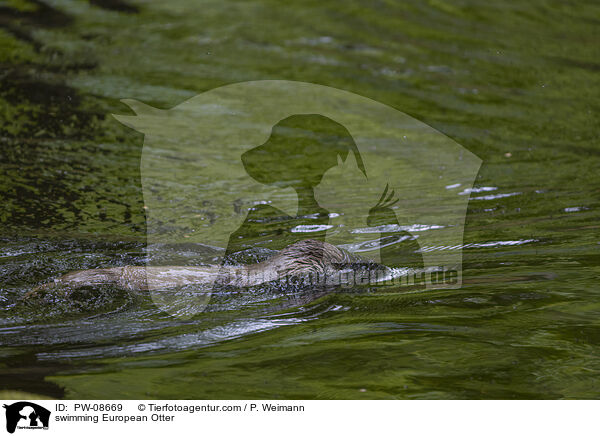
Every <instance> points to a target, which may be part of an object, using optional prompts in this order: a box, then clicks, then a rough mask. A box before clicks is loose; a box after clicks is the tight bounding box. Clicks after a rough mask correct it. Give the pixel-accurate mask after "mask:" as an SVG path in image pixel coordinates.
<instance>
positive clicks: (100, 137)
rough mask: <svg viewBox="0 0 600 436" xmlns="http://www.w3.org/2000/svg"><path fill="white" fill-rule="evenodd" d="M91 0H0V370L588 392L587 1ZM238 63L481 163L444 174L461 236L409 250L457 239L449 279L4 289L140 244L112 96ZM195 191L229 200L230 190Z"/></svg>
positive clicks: (209, 79)
mask: <svg viewBox="0 0 600 436" xmlns="http://www.w3.org/2000/svg"><path fill="white" fill-rule="evenodd" d="M17 3H18V4H21V3H22V5H25V6H26V7H25V6H23V7H21V8H20V9H22V12H18V13H17V12H16V9H15V8H17V6H14V5H16V4H17ZM101 5H102V2H94V5H93V6H90V7H89V8H86V9H82V8H79V7H77V8H75V7H73V8H71V7H70V6H69V3H68V2H67V3H64V2H60V3H53V4H52V5H51V6H50V5H46V4H45V3H42V2H29V1H28V0H22V1H19V2H16V3H15V2H13V3H11V5H10V6H6V7H3V8H2V10H0V15H1V18H2V19H1V20H0V26H1V27H2V29H1V30H0V40H2V45H1V46H2V49H0V53H1V54H2V61H1V62H2V65H3V68H5V74H3V80H2V81H1V83H0V101H1V102H2V104H3V109H4V114H5V116H4V117H2V119H0V130H1V132H2V134H1V135H0V136H1V137H0V140H1V141H2V147H1V148H0V162H1V165H2V170H3V172H2V174H1V175H0V183H1V184H2V190H0V196H2V205H3V207H2V208H0V222H1V223H2V228H1V233H0V237H1V239H0V314H1V315H0V345H1V346H0V356H1V358H2V361H1V362H0V365H1V366H2V371H0V389H15V390H17V389H18V390H26V391H29V392H33V393H39V394H45V395H48V396H51V397H68V398H182V397H185V398H208V397H210V398H240V397H247V398H257V397H266V398H273V397H277V398H594V397H597V392H598V390H599V388H600V386H599V382H598V380H597V377H596V374H597V372H598V370H600V367H599V365H598V361H599V360H598V357H599V354H600V353H599V350H600V348H599V347H600V329H599V326H598V316H599V315H600V304H599V297H600V287H599V286H598V277H599V274H600V257H599V255H598V250H599V248H600V245H599V244H600V240H599V238H598V218H599V211H600V202H599V201H598V195H597V194H598V192H599V189H600V180H599V179H598V176H597V168H598V166H599V163H600V162H599V159H600V153H599V152H598V143H597V129H596V127H595V126H597V123H596V118H595V117H596V114H597V109H598V107H597V96H598V90H599V89H600V84H599V83H598V75H597V70H598V63H597V59H598V50H597V47H596V44H595V39H594V35H595V33H594V32H595V29H596V27H597V22H596V21H594V20H593V19H592V18H591V17H594V16H598V12H599V10H598V5H595V4H591V3H590V4H580V5H569V7H566V6H564V7H563V6H561V5H558V4H553V5H549V4H547V3H546V2H540V1H533V2H529V3H527V4H524V3H522V2H510V1H509V2H502V3H501V4H495V5H492V4H490V5H482V4H480V2H471V1H466V2H453V3H450V2H443V1H435V2H425V3H423V2H416V1H415V2H412V1H409V2H402V3H386V4H381V3H377V4H373V5H364V4H362V3H358V2H356V3H355V2H349V3H347V4H345V5H344V6H337V5H336V6H335V7H333V6H331V5H328V4H326V3H323V4H319V5H313V4H310V5H309V4H305V3H304V2H298V3H294V5H290V6H289V7H286V8H282V7H281V5H279V4H278V3H277V2H271V1H268V0H266V1H259V2H254V3H242V4H236V13H235V14H234V15H230V12H231V11H230V8H229V5H225V4H223V3H222V2H216V1H215V2H211V1H209V2H206V4H205V5H204V7H203V8H202V10H198V8H197V7H195V6H194V5H192V4H188V3H187V2H185V1H183V0H182V1H175V2H169V3H164V4H158V3H156V4H146V3H144V4H141V3H140V4H139V6H138V5H137V4H136V5H135V6H133V5H132V6H131V9H130V10H129V9H128V10H127V11H125V12H126V13H120V12H118V11H112V10H110V11H108V10H102V7H101ZM124 5H125V3H124ZM121 12H123V11H121ZM264 14H267V15H268V16H269V17H270V18H269V23H270V25H269V26H264V25H262V24H261V23H262V20H264V19H265V18H264ZM240 16H243V17H244V19H243V20H240V19H239V17H240ZM289 23H295V24H293V25H290V24H289ZM39 29H41V30H39ZM40 32H41V33H40ZM148 35H151V37H148ZM42 36H43V37H42ZM132 52H136V53H139V54H140V56H139V58H136V59H133V58H132V56H131V53H132ZM257 78H284V79H290V80H302V81H307V82H315V83H322V84H326V85H329V86H334V87H337V88H343V89H348V90H350V91H352V92H355V93H358V94H361V95H366V96H369V97H371V98H374V99H376V100H379V101H382V102H384V103H386V104H389V105H391V106H393V107H396V108H398V109H400V110H402V111H405V112H407V113H409V114H410V115H412V116H414V117H415V118H417V119H419V120H422V121H424V122H426V123H428V124H430V125H432V126H433V127H435V128H436V129H438V130H440V131H441V132H443V133H444V134H446V135H448V136H450V137H451V138H452V139H454V140H456V141H457V142H458V143H460V144H462V145H463V146H464V147H465V148H467V149H468V150H470V151H471V152H473V153H475V154H477V155H478V156H480V157H481V158H482V159H483V160H484V164H483V166H482V168H481V171H480V173H479V176H478V179H477V182H476V186H475V187H474V188H473V189H469V188H468V187H465V186H458V185H457V184H456V181H455V180H448V181H445V182H444V183H445V184H444V185H443V186H445V188H446V189H447V190H448V192H452V193H456V195H464V196H466V195H469V196H470V198H471V202H470V203H469V210H468V215H467V223H466V228H465V235H464V241H463V244H462V245H461V246H457V245H452V246H449V245H444V244H443V243H440V244H431V245H427V246H424V247H421V250H422V251H423V252H427V251H444V250H449V251H451V250H457V249H462V250H463V253H464V261H465V262H464V271H463V286H462V287H461V289H457V290H435V291H423V290H419V289H395V288H390V287H370V288H366V289H343V290H339V291H338V292H331V293H316V294H315V293H310V292H308V293H305V294H302V293H289V294H286V293H285V292H284V293H281V292H274V291H273V292H271V291H269V290H268V289H266V290H265V289H255V290H250V291H249V292H247V293H244V294H243V295H239V294H236V293H235V292H233V293H223V294H221V295H216V296H215V300H214V308H213V310H210V311H207V312H203V313H200V314H198V315H196V316H194V317H193V318H191V319H189V320H185V321H184V320H178V319H175V318H173V317H171V316H169V315H167V314H166V313H164V312H162V311H160V310H159V309H158V308H157V307H156V306H155V305H154V304H152V301H151V300H150V299H149V298H148V297H147V296H146V295H143V294H140V295H133V294H129V293H124V292H122V291H119V290H116V289H112V288H110V287H107V288H101V289H97V290H95V291H94V292H92V290H88V291H86V292H83V293H81V294H80V295H78V296H77V297H78V298H72V299H69V300H63V299H60V298H56V299H54V300H52V299H47V300H44V301H40V302H39V303H38V304H35V305H25V304H24V303H22V302H21V300H20V298H21V297H22V296H23V295H24V294H25V293H26V292H28V291H29V290H31V289H32V288H33V287H34V286H37V285H38V284H40V283H44V282H47V281H50V280H52V279H53V278H56V277H58V276H60V275H62V274H64V273H67V272H69V271H72V270H78V269H89V268H100V267H109V266H111V267H115V266H124V265H143V264H144V262H145V260H146V254H147V247H146V244H145V224H144V223H145V221H144V218H145V209H144V204H143V199H142V196H141V185H140V174H139V159H140V150H141V145H142V138H141V136H140V135H138V134H136V133H134V132H132V131H131V130H129V129H126V128H124V127H122V126H121V125H119V124H118V123H117V122H115V121H114V120H113V119H112V118H110V117H108V116H107V115H106V114H108V113H125V111H126V110H127V109H126V108H125V107H124V106H121V104H120V103H119V102H118V99H120V98H123V97H132V98H136V99H138V100H142V101H146V102H148V103H152V104H153V105H155V106H158V107H162V108H167V107H171V106H173V105H176V104H179V103H180V102H181V101H183V100H184V99H186V98H188V97H191V96H193V95H195V94H197V93H199V92H202V91H205V90H207V89H210V88H213V87H215V86H217V85H221V84H225V83H233V82H238V81H243V80H251V79H257ZM373 147H375V149H376V147H377V141H376V138H373ZM191 189H192V188H191ZM193 189H194V190H196V191H197V192H198V195H199V196H201V193H202V192H203V190H209V189H210V190H213V189H224V190H227V192H228V195H229V194H231V195H232V196H233V195H235V191H236V186H228V187H219V186H211V185H210V184H208V185H206V186H194V187H193ZM355 201H357V199H355V198H352V197H351V196H349V197H348V198H345V199H344V202H347V203H348V204H353V202H355ZM342 206H343V205H342ZM198 209H199V211H198V212H197V214H196V215H198V216H196V215H191V216H189V217H186V219H188V220H189V222H190V223H191V224H192V225H197V226H200V225H202V221H203V220H211V219H217V218H218V216H211V215H209V214H206V213H205V211H206V210H208V209H209V207H208V205H203V204H199V205H198ZM240 213H241V212H240ZM332 215H333V214H330V215H329V218H330V224H328V225H333V226H334V227H335V223H336V219H338V218H340V217H339V215H338V216H332ZM301 225H305V224H301ZM409 227H410V228H408V227H407V226H399V227H398V228H394V229H386V231H389V232H392V236H393V232H403V231H410V232H417V234H418V233H419V232H423V234H424V233H428V232H430V233H429V234H432V235H434V234H435V232H436V231H440V229H436V228H435V226H432V225H429V224H428V225H427V226H426V227H423V222H419V221H418V220H415V222H412V223H410V226H409ZM191 230H193V226H192V228H191ZM299 230H302V231H301V232H299V234H303V233H304V234H306V235H311V234H313V233H311V232H308V230H319V231H323V230H325V229H324V228H321V227H318V228H314V229H311V228H306V227H300V228H299ZM329 230H331V229H329ZM370 230H377V232H381V228H379V227H378V226H376V225H374V226H368V227H367V226H365V227H364V228H360V229H355V231H357V232H358V233H357V234H363V233H364V234H365V238H366V239H369V240H366V239H365V240H361V243H364V244H367V246H369V244H372V243H375V244H379V245H381V243H382V241H381V240H377V235H371V234H370V233H371V231H370ZM316 233H318V232H316ZM383 242H384V243H385V241H383ZM225 248H226V247H210V246H203V245H199V244H188V245H177V246H176V247H172V249H165V250H160V253H162V254H156V255H157V256H159V255H161V256H164V257H162V258H154V259H153V261H155V262H156V263H162V264H168V263H169V262H176V263H177V264H186V265H200V264H207V263H208V264H211V263H214V262H213V261H214V259H216V258H218V257H220V256H221V255H222V253H223V250H224V249H225ZM349 248H353V249H354V250H355V251H359V250H360V247H359V246H357V247H349ZM272 253H273V252H272V251H269V250H267V249H265V250H264V251H261V250H258V251H255V252H252V253H246V254H245V255H246V256H247V258H246V259H245V260H246V261H248V262H255V261H259V260H261V259H264V258H265V257H266V256H268V255H271V254H272Z"/></svg>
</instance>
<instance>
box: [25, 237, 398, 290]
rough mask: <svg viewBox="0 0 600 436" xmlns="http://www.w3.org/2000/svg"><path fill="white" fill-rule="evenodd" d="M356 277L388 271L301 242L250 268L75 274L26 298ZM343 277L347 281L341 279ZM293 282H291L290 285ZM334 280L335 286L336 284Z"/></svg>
mask: <svg viewBox="0 0 600 436" xmlns="http://www.w3.org/2000/svg"><path fill="white" fill-rule="evenodd" d="M349 272H353V273H355V274H353V276H352V279H356V277H357V276H356V273H358V274H359V276H360V280H361V283H364V282H365V281H366V282H368V281H369V279H370V277H372V273H373V272H376V273H379V276H380V277H382V276H383V275H385V274H386V273H389V272H390V269H389V268H387V267H385V266H383V265H379V264H377V263H375V262H373V261H371V260H367V259H363V258H361V257H359V256H355V255H353V254H351V253H348V252H347V251H344V250H342V249H340V248H338V247H336V246H334V245H331V244H329V243H327V242H323V241H318V240H313V239H309V240H304V241H300V242H296V243H295V244H292V245H290V246H288V247H286V248H284V249H283V250H281V251H280V252H279V253H277V254H276V255H274V256H273V257H271V258H269V259H267V260H266V261H263V262H260V263H256V264H252V265H232V266H229V265H227V266H148V267H144V266H125V267H116V268H102V269H90V270H83V271H74V272H71V273H68V274H65V275H64V276H62V277H60V278H58V279H55V280H54V282H51V283H48V284H45V285H42V286H40V287H38V288H36V289H34V290H32V291H30V292H28V293H27V294H26V295H25V298H31V297H32V296H35V295H39V294H42V293H45V292H48V291H50V290H51V289H53V288H56V287H63V286H64V287H70V288H80V287H86V286H94V285H106V284H112V285H115V286H117V287H119V288H122V289H127V290H130V291H147V290H151V289H159V288H175V287H178V286H185V285H190V284H198V285H202V284H206V285H213V284H215V285H219V286H232V287H239V288H242V287H250V286H256V285H260V284H263V283H268V282H272V281H276V280H286V281H294V282H295V283H298V281H299V280H305V283H307V284H310V285H328V284H331V285H335V284H340V282H343V281H344V277H346V278H349V277H347V273H349ZM344 274H346V276H344ZM294 279H295V280H294ZM336 280H337V282H336Z"/></svg>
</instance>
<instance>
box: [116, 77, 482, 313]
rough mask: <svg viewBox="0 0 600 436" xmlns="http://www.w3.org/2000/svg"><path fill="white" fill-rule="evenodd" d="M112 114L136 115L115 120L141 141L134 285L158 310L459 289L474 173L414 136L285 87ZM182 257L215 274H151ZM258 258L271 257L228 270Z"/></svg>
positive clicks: (410, 121) (325, 90)
mask: <svg viewBox="0 0 600 436" xmlns="http://www.w3.org/2000/svg"><path fill="white" fill-rule="evenodd" d="M124 102H125V103H126V104H128V105H129V106H130V107H131V108H132V109H133V110H134V111H135V113H136V115H135V116H125V115H115V117H116V118H117V119H118V120H119V121H121V122H122V123H124V124H126V125H127V126H130V127H132V128H134V129H136V130H138V131H140V132H142V133H144V135H145V136H144V148H143V151H142V159H141V176H142V189H143V195H144V204H145V207H146V214H147V215H146V216H147V232H148V233H147V240H148V263H147V267H146V269H145V280H146V281H147V287H148V289H149V290H150V292H151V294H152V297H153V300H154V301H155V303H156V304H158V305H159V306H160V307H161V308H162V309H163V310H165V311H167V312H169V313H171V314H173V315H176V316H179V317H182V318H186V317H189V316H193V315H194V314H195V313H198V312H199V311H201V310H204V309H205V307H206V305H207V304H208V303H209V299H210V297H211V294H213V293H214V291H215V289H219V288H220V287H222V286H238V287H249V286H253V285H257V284H264V283H279V284H281V283H284V284H286V285H288V286H289V285H292V286H300V285H306V286H324V287H336V286H371V285H375V286H385V285H393V286H411V287H417V288H419V289H439V288H458V287H460V286H461V284H462V242H463V227H464V220H465V215H466V210H467V203H468V200H469V195H468V193H469V192H470V189H471V188H472V186H473V183H474V180H475V177H476V175H477V172H478V170H479V167H480V164H481V160H480V159H479V158H478V157H477V156H475V155H473V154H472V153H470V152H469V151H468V150H466V149H465V148H463V147H462V146H461V145H459V144H457V143H456V142H454V141H453V140H452V139H450V138H448V137H447V136H445V135H443V134H442V133H440V132H438V131H436V130H435V129H433V128H431V127H429V126H427V125H426V124H424V123H422V122H420V121H418V120H416V119H414V118H412V117H410V116H408V115H406V114H404V113H402V112H400V111H398V110H396V109H394V108H391V107H389V106H386V105H384V104H382V103H379V102H376V101H373V100H371V99H368V98H365V97H362V96H359V95H356V94H352V93H350V92H347V91H342V90H339V89H335V88H331V87H327V86H321V85H315V84H311V83H303V82H293V81H277V80H266V81H255V82H244V83H238V84H233V85H227V86H223V87H220V88H216V89H213V90H210V91H208V92H205V93H203V94H200V95H198V96H196V97H193V98H191V99H189V100H187V101H185V102H183V103H181V104H180V105H178V106H176V107H174V108H172V109H170V110H159V109H156V108H153V107H150V106H147V105H145V104H143V103H140V102H137V101H134V100H124ZM189 243H197V244H204V245H206V246H210V247H216V248H215V252H216V253H217V254H216V255H215V257H214V259H213V262H214V265H213V266H212V267H211V268H207V267H201V266H190V265H189V264H185V263H182V264H181V265H173V264H170V267H165V266H164V264H163V263H161V255H160V254H161V252H162V251H163V250H164V249H165V247H166V246H168V245H172V244H189ZM290 243H291V245H290ZM329 244H331V245H329ZM256 247H259V248H264V249H266V248H268V249H272V250H273V251H274V252H276V253H279V254H277V255H275V256H274V257H273V258H272V260H270V261H269V262H268V263H264V262H263V263H262V264H261V263H260V262H257V263H256V264H255V265H250V266H248V265H244V264H243V263H239V262H237V261H236V260H237V259H238V258H237V257H236V256H237V255H238V253H241V252H244V250H249V249H252V248H254V249H256ZM215 265H216V266H215ZM306 265H308V266H306ZM200 278H201V279H202V283H204V285H203V286H192V287H190V286H189V285H190V284H193V283H194V282H195V281H197V280H199V279H200ZM206 283H208V285H206Z"/></svg>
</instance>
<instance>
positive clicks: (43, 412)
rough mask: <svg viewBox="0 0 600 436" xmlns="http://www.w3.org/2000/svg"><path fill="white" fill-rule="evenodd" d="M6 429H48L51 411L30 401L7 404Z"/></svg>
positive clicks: (10, 431)
mask: <svg viewBox="0 0 600 436" xmlns="http://www.w3.org/2000/svg"><path fill="white" fill-rule="evenodd" d="M4 408H5V409H6V431H8V432H9V433H14V432H15V430H16V429H17V428H18V429H28V430H36V429H44V430H46V429H48V423H49V421H50V411H49V410H48V409H45V408H44V407H42V406H38V405H37V404H35V403H30V402H29V401H19V402H17V403H13V404H10V405H7V404H5V405H4Z"/></svg>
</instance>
